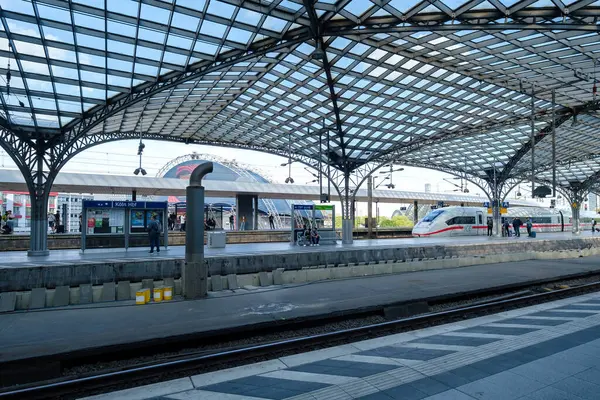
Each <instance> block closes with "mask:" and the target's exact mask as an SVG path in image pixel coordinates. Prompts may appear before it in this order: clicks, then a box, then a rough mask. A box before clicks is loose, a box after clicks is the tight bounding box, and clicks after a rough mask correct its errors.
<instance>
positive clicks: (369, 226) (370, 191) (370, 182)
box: [367, 176, 373, 239]
mask: <svg viewBox="0 0 600 400" xmlns="http://www.w3.org/2000/svg"><path fill="white" fill-rule="evenodd" d="M367 193H368V199H367V204H368V205H367V221H368V222H367V229H368V236H367V237H368V238H369V239H372V238H373V177H372V176H368V177H367Z"/></svg>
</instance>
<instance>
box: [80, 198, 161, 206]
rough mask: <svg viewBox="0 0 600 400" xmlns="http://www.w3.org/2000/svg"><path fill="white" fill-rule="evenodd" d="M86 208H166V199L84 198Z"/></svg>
mask: <svg viewBox="0 0 600 400" xmlns="http://www.w3.org/2000/svg"><path fill="white" fill-rule="evenodd" d="M83 206H84V207H85V208H165V207H166V206H167V203H166V202H164V201H128V200H124V201H96V200H84V201H83Z"/></svg>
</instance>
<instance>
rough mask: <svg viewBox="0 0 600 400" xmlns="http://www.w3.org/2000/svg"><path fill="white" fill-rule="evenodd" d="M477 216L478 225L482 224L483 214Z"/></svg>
mask: <svg viewBox="0 0 600 400" xmlns="http://www.w3.org/2000/svg"><path fill="white" fill-rule="evenodd" d="M477 218H479V225H481V224H483V215H481V214H478V215H477Z"/></svg>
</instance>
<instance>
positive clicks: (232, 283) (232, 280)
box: [227, 274, 240, 290]
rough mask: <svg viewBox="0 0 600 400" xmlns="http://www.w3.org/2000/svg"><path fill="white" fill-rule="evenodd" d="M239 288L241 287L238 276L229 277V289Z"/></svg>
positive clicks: (231, 275)
mask: <svg viewBox="0 0 600 400" xmlns="http://www.w3.org/2000/svg"><path fill="white" fill-rule="evenodd" d="M239 287H240V286H239V285H238V281H237V275H236V274H229V275H227V289H229V290H234V289H239Z"/></svg>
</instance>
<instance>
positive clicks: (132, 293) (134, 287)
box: [129, 282, 142, 300]
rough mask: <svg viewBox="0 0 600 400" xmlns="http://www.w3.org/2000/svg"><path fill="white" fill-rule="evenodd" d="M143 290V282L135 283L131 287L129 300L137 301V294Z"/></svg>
mask: <svg viewBox="0 0 600 400" xmlns="http://www.w3.org/2000/svg"><path fill="white" fill-rule="evenodd" d="M141 289H142V282H134V283H132V284H131V285H129V299H130V300H135V294H136V292H137V291H138V290H141Z"/></svg>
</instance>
